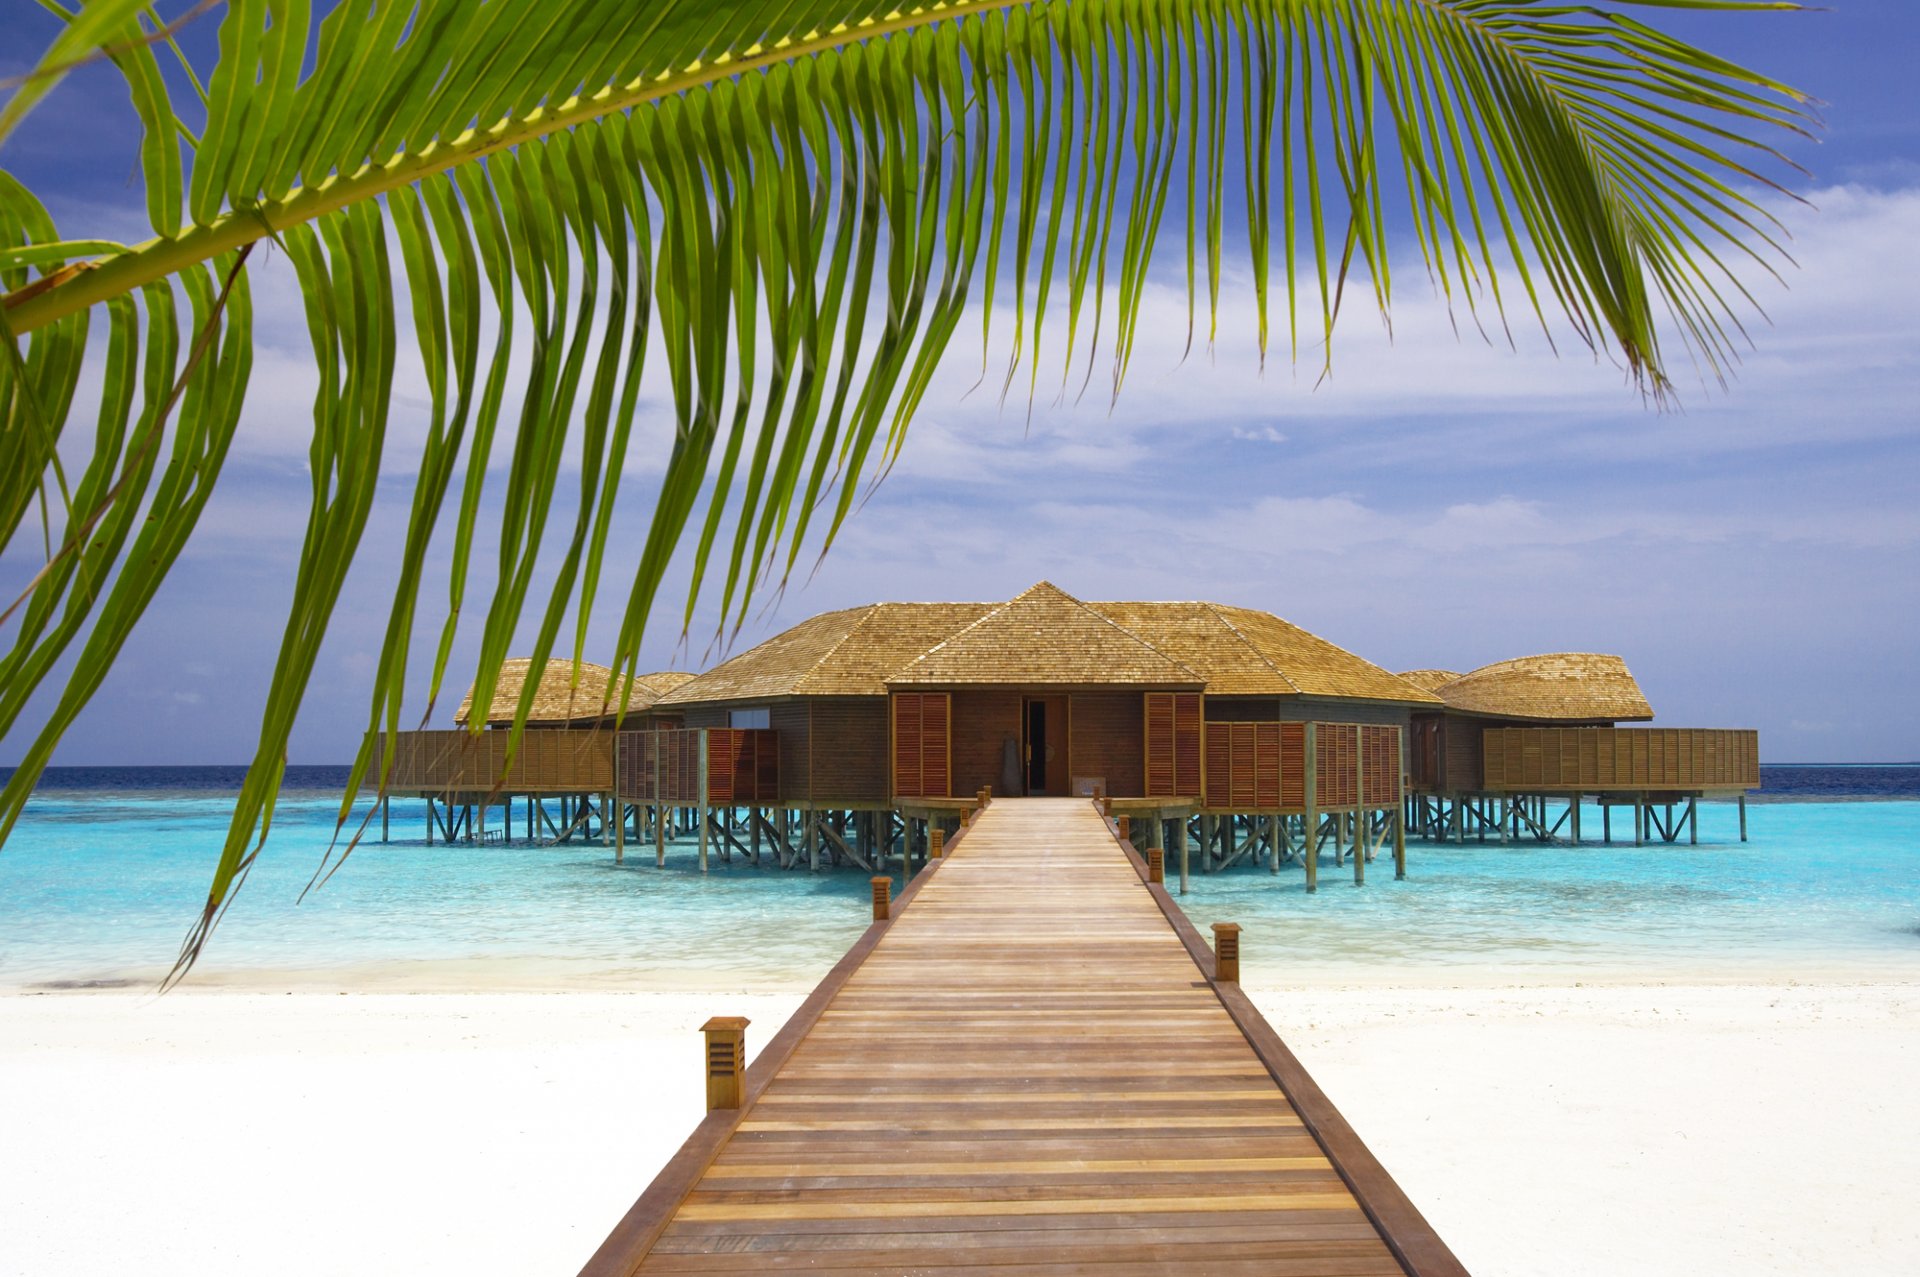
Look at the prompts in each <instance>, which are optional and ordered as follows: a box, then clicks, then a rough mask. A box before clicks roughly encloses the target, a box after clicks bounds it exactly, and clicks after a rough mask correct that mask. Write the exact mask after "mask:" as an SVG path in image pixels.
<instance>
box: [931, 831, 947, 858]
mask: <svg viewBox="0 0 1920 1277" xmlns="http://www.w3.org/2000/svg"><path fill="white" fill-rule="evenodd" d="M946 852H947V831H946V830H944V829H929V830H928V831H927V859H928V860H938V859H940V857H942V856H944V855H946Z"/></svg>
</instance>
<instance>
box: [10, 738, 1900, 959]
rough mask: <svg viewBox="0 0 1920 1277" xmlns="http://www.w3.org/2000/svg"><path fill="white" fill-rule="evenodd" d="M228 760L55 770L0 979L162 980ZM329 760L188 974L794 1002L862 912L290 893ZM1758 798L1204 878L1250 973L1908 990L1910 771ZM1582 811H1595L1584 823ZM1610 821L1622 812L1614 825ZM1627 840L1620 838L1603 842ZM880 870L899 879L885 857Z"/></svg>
mask: <svg viewBox="0 0 1920 1277" xmlns="http://www.w3.org/2000/svg"><path fill="white" fill-rule="evenodd" d="M240 776H241V769H239V768H225V767H180V768H57V769H53V770H50V771H49V772H48V773H47V775H46V776H45V778H44V779H43V781H42V783H41V785H40V787H39V789H38V791H37V792H36V794H35V796H34V798H33V800H32V802H31V804H30V805H29V807H28V809H27V812H26V814H25V815H24V817H23V818H22V819H21V821H20V823H19V825H18V826H17V827H16V829H15V830H14V833H13V835H12V837H11V839H10V840H9V841H8V843H7V845H6V846H5V847H4V848H0V986H3V987H9V988H15V989H57V988H90V987H91V988H100V987H120V986H125V987H131V988H143V987H151V986H153V985H154V984H155V983H156V982H157V981H158V980H159V978H160V977H161V976H162V975H163V974H164V973H165V971H166V970H167V968H168V967H169V966H170V965H171V963H172V960H173V958H174V955H175V953H176V952H177V950H178V947H179V943H180V941H181V939H182V937H183V936H184V935H185V934H186V932H187V930H188V928H189V927H190V925H191V924H192V923H193V921H194V919H195V918H196V917H197V915H198V911H199V904H200V902H201V901H202V900H204V899H205V895H206V884H207V878H208V875H209V873H210V871H211V867H212V864H213V860H214V858H215V856H216V855H217V853H218V849H219V846H220V843H221V839H222V836H223V834H224V831H225V824H226V816H227V812H228V810H229V806H230V804H231V801H232V796H233V794H234V792H235V791H236V789H237V787H238V785H239V781H240ZM345 776H346V769H344V768H329V767H295V768H291V769H289V774H288V784H287V788H286V790H285V792H284V794H283V797H282V799H281V801H280V804H279V807H278V810H277V812H276V815H275V820H274V827H273V836H272V838H271V839H270V841H269V843H268V845H267V848H266V850H265V852H263V853H262V855H261V856H260V859H259V861H258V863H257V864H256V866H255V868H254V870H253V872H252V874H251V876H250V878H249V879H248V881H247V883H246V885H245V887H244V889H243V890H242V892H241V894H240V897H239V900H238V903H237V904H235V906H234V907H233V908H232V910H231V911H230V912H229V913H228V915H227V917H226V919H225V920H224V921H223V922H222V923H221V925H220V927H219V929H218V930H217V932H216V933H215V935H214V938H213V942H212V944H211V945H210V947H209V948H208V950H207V953H206V956H205V958H204V959H203V960H202V962H201V964H200V966H199V968H198V969H197V971H196V972H195V974H194V975H193V977H191V979H192V980H193V981H194V982H196V983H202V984H210V985H219V984H230V983H237V984H245V985H247V986H249V987H273V986H274V985H275V984H276V983H284V984H287V985H289V986H294V985H299V986H302V987H307V986H311V985H315V984H318V985H322V986H325V985H329V984H338V985H340V986H341V987H396V988H410V987H430V988H447V989H464V988H476V989H506V988H554V987H594V988H604V989H623V988H671V987H699V988H737V989H740V990H744V991H751V990H757V989H778V988H789V989H790V988H807V987H810V986H811V985H813V984H814V983H815V982H816V981H817V980H818V979H819V978H820V976H822V975H823V974H825V972H826V970H827V968H828V967H830V966H831V965H832V964H833V962H834V961H835V960H836V959H837V958H838V957H839V956H840V954H841V953H842V952H843V951H844V950H845V949H846V948H847V946H848V945H850V944H851V943H852V942H853V940H854V939H855V937H857V936H858V935H859V934H860V932H861V930H862V929H863V928H864V927H865V925H866V923H867V919H868V910H867V900H868V890H869V889H868V883H867V878H868V875H866V874H865V873H863V872H858V871H843V872H833V873H822V874H818V875H810V874H808V873H806V872H805V871H798V872H791V871H783V870H779V869H777V868H762V869H755V868H753V867H752V866H750V865H749V864H747V863H746V862H745V861H743V860H742V859H740V858H738V857H736V858H735V859H734V861H733V862H732V863H731V864H730V865H728V864H723V863H722V862H720V861H719V859H718V858H717V857H716V858H715V859H714V861H713V863H712V872H710V873H708V874H707V875H705V876H702V875H701V874H700V873H699V872H698V869H697V866H696V864H695V853H694V850H693V848H692V846H691V844H689V843H682V844H680V845H677V846H675V847H673V848H670V850H669V853H668V865H667V868H666V869H665V870H660V869H656V868H655V867H654V865H653V855H652V849H651V847H645V848H632V849H630V851H632V852H633V853H634V854H631V855H629V857H628V859H627V863H626V864H625V865H615V864H614V861H613V853H612V851H611V849H609V848H605V847H601V846H599V845H597V844H573V845H567V846H558V847H536V846H526V845H518V844H515V845H501V844H487V845H482V846H468V845H464V844H462V845H455V846H447V845H445V844H443V843H438V842H436V843H435V844H434V845H432V846H428V845H426V843H425V841H424V827H425V816H424V811H423V808H422V805H421V804H420V803H418V802H417V801H396V802H395V804H394V807H393V831H394V835H395V841H393V842H391V843H386V844H382V843H380V842H378V841H377V836H378V825H377V823H376V824H375V825H374V826H373V830H372V832H373V835H374V838H375V839H376V840H375V841H368V842H364V843H362V844H361V845H360V847H359V848H358V849H357V850H355V851H354V853H353V855H352V857H351V858H350V859H349V860H348V862H347V863H346V865H345V867H344V868H342V869H341V870H340V872H339V873H338V874H336V875H335V876H334V877H333V878H332V880H331V881H329V882H328V883H326V885H324V886H323V887H321V888H319V889H317V890H315V891H313V892H311V893H309V894H308V895H307V897H306V899H305V900H304V901H303V900H301V899H300V895H301V891H302V889H303V888H305V887H306V885H307V883H308V880H309V878H310V877H311V876H312V873H313V871H314V869H315V867H316V866H317V865H318V864H319V862H320V857H321V855H322V854H323V853H324V851H325V850H326V848H327V845H328V843H329V841H330V839H331V838H332V834H333V822H334V817H335V814H336V812H337V810H338V805H339V795H340V791H341V786H342V785H343V784H344V781H345ZM1762 777H1763V784H1764V789H1763V791H1762V792H1760V793H1759V794H1756V795H1755V796H1754V797H1753V798H1752V799H1751V800H1750V801H1749V809H1748V810H1749V827H1750V834H1751V841H1750V842H1748V843H1745V844H1742V843H1741V842H1740V841H1739V839H1738V824H1737V815H1736V811H1735V808H1734V806H1733V805H1732V804H1730V803H1703V804H1702V805H1701V812H1700V845H1699V846H1698V847H1690V846H1688V845H1686V844H1685V843H1684V841H1683V842H1682V843H1681V844H1679V845H1674V846H1668V845H1663V844H1662V845H1653V846H1648V847H1645V848H1641V849H1637V850H1636V849H1635V848H1634V847H1632V846H1631V841H1630V837H1629V842H1628V843H1626V844H1622V843H1620V842H1615V843H1614V844H1613V845H1611V846H1605V845H1601V844H1599V843H1597V842H1594V841H1588V842H1587V843H1585V844H1583V845H1582V846H1580V847H1577V848H1576V847H1570V846H1567V845H1565V844H1559V845H1541V844H1536V843H1532V842H1520V843H1515V844H1513V845H1511V846H1507V847H1502V846H1500V845H1499V844H1498V843H1488V844H1485V845H1481V844H1479V843H1471V842H1470V843H1468V844H1467V845H1466V846H1464V847H1456V846H1451V845H1435V844H1429V843H1424V842H1421V841H1419V840H1414V841H1412V842H1410V843H1409V845H1408V862H1409V876H1408V879H1407V881H1405V882H1395V881H1394V880H1393V871H1392V865H1391V863H1390V861H1389V859H1388V858H1385V857H1383V858H1382V859H1380V860H1379V861H1377V862H1375V863H1374V864H1373V865H1371V866H1370V867H1369V870H1368V874H1367V883H1366V885H1365V886H1364V887H1361V888H1356V887H1354V886H1353V885H1352V881H1351V871H1350V869H1339V868H1336V867H1334V865H1333V864H1332V862H1331V861H1330V860H1326V861H1323V863H1322V866H1321V871H1320V890H1319V891H1318V892H1317V893H1316V894H1314V895H1311V896H1309V895H1307V894H1306V893H1305V892H1304V891H1303V890H1301V883H1302V875H1301V870H1300V867H1299V866H1298V865H1293V866H1288V867H1283V868H1282V870H1281V872H1280V873H1279V874H1278V875H1274V874H1270V873H1269V872H1267V871H1266V870H1265V869H1264V868H1252V867H1236V868H1234V869H1232V870H1228V871H1226V872H1223V873H1219V874H1214V875H1205V874H1199V873H1195V874H1194V875H1193V876H1192V879H1191V888H1190V891H1189V894H1188V895H1187V896H1185V897H1184V898H1183V900H1182V904H1183V905H1184V907H1185V908H1186V909H1187V911H1188V912H1189V913H1190V914H1191V915H1192V917H1193V919H1194V921H1195V922H1196V923H1198V924H1199V925H1200V926H1201V928H1202V929H1203V930H1205V928H1206V927H1207V926H1208V924H1210V923H1212V922H1214V921H1226V920H1231V921H1235V922H1238V923H1240V924H1241V925H1242V926H1243V927H1244V928H1246V930H1245V933H1244V937H1243V945H1244V953H1245V957H1244V959H1243V961H1244V965H1245V969H1246V975H1245V979H1246V980H1247V982H1248V983H1254V982H1256V981H1262V982H1269V983H1325V982H1329V981H1383V982H1384V981H1392V980H1428V979H1430V980H1434V981H1442V980H1450V979H1459V978H1469V979H1493V980H1508V979H1511V980H1514V981H1522V982H1524V981H1530V980H1532V981H1554V980H1564V979H1566V978H1569V977H1571V978H1585V977H1592V978H1594V979H1596V980H1600V979H1614V978H1618V979H1648V978H1653V979H1664V978H1675V979H1682V978H1693V977H1704V978H1713V979H1720V978H1725V979H1740V978H1744V977H1746V976H1755V977H1764V978H1767V979H1779V978H1783V977H1789V976H1792V975H1794V974H1804V975H1805V976H1807V977H1808V978H1822V977H1827V976H1832V975H1835V974H1838V975H1843V976H1844V975H1851V974H1863V975H1872V976H1880V975H1895V976H1903V977H1920V876H1917V875H1916V871H1917V870H1920V765H1899V766H1885V767H1853V766H1845V767H1841V766H1835V767H1765V768H1763V769H1762ZM1598 816H1599V813H1598V811H1597V810H1590V811H1589V812H1588V814H1587V816H1586V817H1585V819H1584V824H1585V828H1586V830H1587V831H1588V833H1589V834H1593V833H1596V832H1597V831H1598V829H1599V827H1600V821H1599V819H1598ZM1622 823H1623V821H1616V826H1618V825H1620V824H1622ZM1619 832H1620V830H1619V828H1616V830H1615V833H1616V836H1617V835H1618V834H1619ZM896 872H897V870H896Z"/></svg>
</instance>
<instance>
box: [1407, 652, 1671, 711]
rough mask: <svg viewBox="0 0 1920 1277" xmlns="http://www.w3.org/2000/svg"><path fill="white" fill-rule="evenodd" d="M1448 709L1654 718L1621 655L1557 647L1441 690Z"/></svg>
mask: <svg viewBox="0 0 1920 1277" xmlns="http://www.w3.org/2000/svg"><path fill="white" fill-rule="evenodd" d="M1439 692H1440V698H1441V699H1442V700H1444V701H1445V702H1446V703H1447V708H1449V709H1457V710H1462V711H1465V712H1466V713H1469V714H1489V715H1494V716H1498V717H1501V718H1533V719H1549V720H1553V721H1556V722H1578V723H1585V722H1609V723H1612V722H1626V721H1645V720H1647V719H1650V718H1652V717H1653V706H1651V705H1649V704H1647V698H1646V697H1645V696H1644V695H1643V694H1642V693H1641V691H1640V684H1639V683H1637V682H1635V681H1634V677H1633V675H1632V674H1631V673H1630V672H1628V670H1627V663H1626V662H1625V661H1623V660H1621V659H1620V658H1619V657H1617V656H1606V655H1602V654H1599V653H1595V652H1554V653H1550V654H1548V655H1544V656H1522V657H1519V658H1518V659H1516V660H1511V661H1501V662H1499V663H1497V664H1494V665H1483V666H1481V667H1480V668H1479V669H1477V670H1474V671H1473V672H1472V673H1470V674H1462V675H1461V676H1460V677H1459V678H1457V679H1454V680H1453V681H1452V682H1451V683H1447V684H1445V685H1444V686H1442V687H1441V688H1440V689H1439Z"/></svg>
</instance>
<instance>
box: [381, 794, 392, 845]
mask: <svg viewBox="0 0 1920 1277" xmlns="http://www.w3.org/2000/svg"><path fill="white" fill-rule="evenodd" d="M392 806H393V799H392V798H390V797H388V796H387V795H385V794H382V795H380V841H381V842H385V841H387V816H388V813H389V811H390V809H391V808H392Z"/></svg>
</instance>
